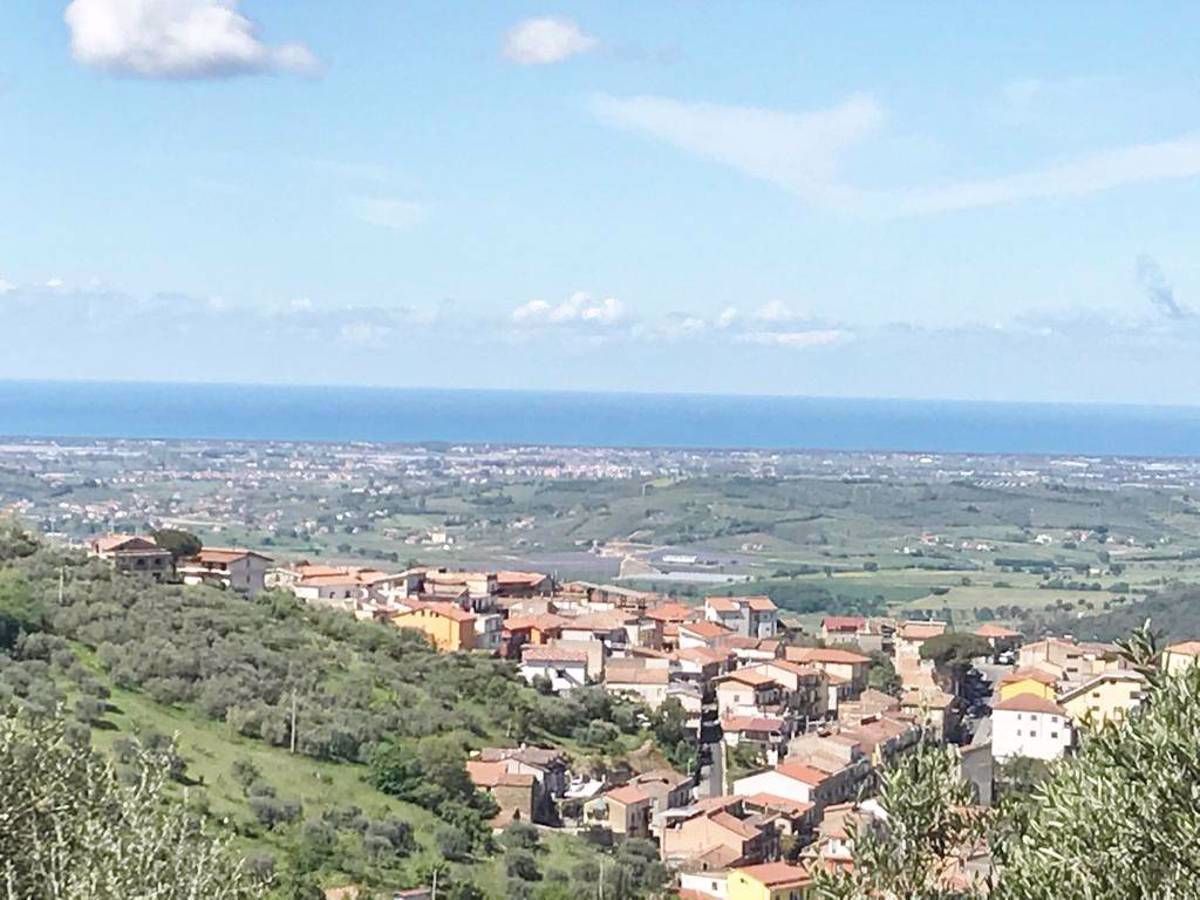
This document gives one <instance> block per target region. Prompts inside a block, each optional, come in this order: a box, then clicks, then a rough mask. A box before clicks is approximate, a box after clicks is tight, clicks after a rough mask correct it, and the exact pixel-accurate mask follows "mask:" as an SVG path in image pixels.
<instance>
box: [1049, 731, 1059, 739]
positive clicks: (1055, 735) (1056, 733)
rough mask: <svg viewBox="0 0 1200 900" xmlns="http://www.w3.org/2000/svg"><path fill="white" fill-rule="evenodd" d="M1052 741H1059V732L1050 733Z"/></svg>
mask: <svg viewBox="0 0 1200 900" xmlns="http://www.w3.org/2000/svg"><path fill="white" fill-rule="evenodd" d="M1050 740H1052V741H1057V740H1058V732H1057V731H1052V732H1050Z"/></svg>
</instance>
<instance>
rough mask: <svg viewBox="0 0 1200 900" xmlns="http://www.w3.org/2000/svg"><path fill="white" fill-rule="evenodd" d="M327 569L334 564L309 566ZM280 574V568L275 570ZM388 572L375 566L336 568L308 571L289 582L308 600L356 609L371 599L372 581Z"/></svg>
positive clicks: (296, 592) (294, 591)
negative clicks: (369, 597)
mask: <svg viewBox="0 0 1200 900" xmlns="http://www.w3.org/2000/svg"><path fill="white" fill-rule="evenodd" d="M308 568H311V569H317V568H319V569H321V570H325V569H328V568H330V567H328V566H320V567H316V566H313V567H308ZM275 571H276V573H278V571H279V570H278V569H277V570H275ZM381 576H383V577H386V573H384V572H379V571H377V570H375V569H360V568H344V569H339V570H335V571H332V572H330V571H319V572H311V573H310V572H305V573H304V574H302V575H301V576H300V578H298V579H296V580H294V581H292V582H291V584H290V585H289V587H290V589H291V591H292V593H293V594H295V595H296V596H297V597H299V598H300V599H301V600H303V601H304V602H305V603H311V604H316V605H319V606H330V607H333V608H334V609H340V610H344V611H347V612H353V611H354V609H355V607H356V606H357V604H358V601H360V600H365V599H367V596H368V594H369V593H370V585H371V583H372V582H373V581H374V580H375V579H376V578H379V577H381Z"/></svg>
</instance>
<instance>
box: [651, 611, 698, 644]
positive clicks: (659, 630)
mask: <svg viewBox="0 0 1200 900" xmlns="http://www.w3.org/2000/svg"><path fill="white" fill-rule="evenodd" d="M645 618H646V620H647V621H649V622H652V623H654V627H655V644H654V645H655V646H656V647H661V648H662V649H664V650H676V649H678V647H679V626H680V625H683V624H684V623H685V622H696V621H700V620H702V619H703V618H704V612H703V611H702V610H699V609H697V608H696V607H694V606H684V605H683V604H682V603H663V604H661V605H659V606H655V607H652V608H651V609H648V610H646V613H645Z"/></svg>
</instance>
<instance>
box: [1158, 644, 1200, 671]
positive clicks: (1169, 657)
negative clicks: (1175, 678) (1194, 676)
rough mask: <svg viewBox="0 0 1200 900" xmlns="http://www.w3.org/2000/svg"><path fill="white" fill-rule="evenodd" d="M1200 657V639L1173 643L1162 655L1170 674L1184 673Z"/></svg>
mask: <svg viewBox="0 0 1200 900" xmlns="http://www.w3.org/2000/svg"><path fill="white" fill-rule="evenodd" d="M1197 659H1200V641H1181V642H1180V643H1178V644H1171V645H1170V646H1168V647H1167V648H1166V649H1165V650H1163V655H1162V667H1163V670H1164V671H1165V672H1167V674H1169V675H1182V674H1183V673H1184V672H1186V671H1187V670H1188V669H1190V668H1191V667H1192V666H1194V665H1195V664H1196V660H1197Z"/></svg>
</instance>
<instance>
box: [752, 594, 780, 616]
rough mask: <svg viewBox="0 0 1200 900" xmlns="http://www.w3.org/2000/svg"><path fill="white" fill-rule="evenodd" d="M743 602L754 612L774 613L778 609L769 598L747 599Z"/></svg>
mask: <svg viewBox="0 0 1200 900" xmlns="http://www.w3.org/2000/svg"><path fill="white" fill-rule="evenodd" d="M745 602H746V605H747V606H748V607H750V608H751V609H752V610H754V611H755V612H774V611H776V610H778V609H779V607H778V606H776V605H775V604H774V603H773V602H772V600H771V598H770V597H765V596H764V597H747V598H745Z"/></svg>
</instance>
